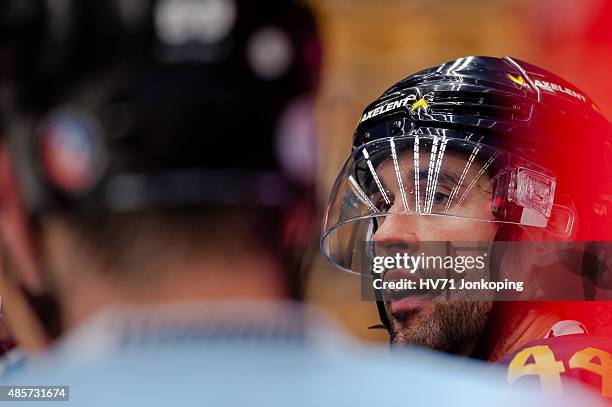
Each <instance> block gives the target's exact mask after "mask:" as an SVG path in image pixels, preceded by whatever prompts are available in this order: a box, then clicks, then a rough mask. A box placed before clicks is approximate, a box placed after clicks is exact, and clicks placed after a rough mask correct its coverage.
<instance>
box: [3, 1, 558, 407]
mask: <svg viewBox="0 0 612 407" xmlns="http://www.w3.org/2000/svg"><path fill="white" fill-rule="evenodd" d="M2 8H3V10H2V12H0V15H2V16H3V17H6V16H11V15H12V16H13V17H12V18H11V19H10V21H12V22H14V23H15V25H16V27H14V28H15V38H14V44H13V47H14V48H13V51H14V52H15V53H16V57H15V58H16V59H15V66H14V70H13V72H14V83H15V88H14V94H13V97H14V101H13V106H14V111H13V119H12V120H11V128H10V131H9V138H8V140H7V141H6V143H4V144H3V146H2V150H1V152H2V154H1V156H0V160H1V161H0V162H1V163H2V167H1V171H0V191H1V192H0V195H1V196H2V205H1V208H2V212H1V213H0V219H1V220H0V222H1V232H2V238H3V243H4V244H5V246H6V248H7V255H6V259H5V266H6V270H5V273H3V281H2V282H3V284H2V290H3V291H4V292H6V293H7V294H10V295H11V296H12V299H11V301H10V303H9V304H7V308H6V311H7V313H8V314H10V315H9V316H10V317H11V318H10V319H11V322H12V324H13V327H14V329H15V331H16V336H17V338H18V340H19V342H20V344H21V345H22V346H23V347H24V349H27V350H38V351H43V352H46V355H45V356H44V357H39V358H37V359H34V360H32V361H31V362H30V364H29V366H28V367H27V368H26V370H25V371H22V372H19V373H15V374H13V375H10V376H9V377H7V378H6V379H5V383H6V384H20V385H23V386H31V385H35V384H38V385H43V384H44V385H68V386H71V388H70V398H71V400H70V403H71V405H87V406H94V405H103V406H108V405H129V406H135V405H145V406H157V405H169V404H172V405H174V404H176V405H181V406H186V405H219V404H222V405H283V406H286V405H316V406H320V405H338V404H350V405H372V404H374V403H379V402H380V401H381V399H386V400H385V401H386V402H387V403H391V402H392V400H393V399H394V398H395V395H393V394H392V393H391V394H390V393H386V392H383V391H382V390H381V389H383V386H387V388H398V389H399V388H408V389H410V392H411V395H412V398H413V400H414V401H415V402H416V403H418V404H425V403H426V402H432V403H435V404H440V403H443V404H449V403H451V401H452V403H453V404H454V405H477V404H483V405H484V404H486V405H488V404H489V403H490V402H491V400H495V402H496V404H502V405H503V404H506V405H516V404H517V403H529V404H537V405H543V404H546V403H545V401H544V400H538V399H531V395H530V393H514V392H510V391H509V390H501V389H500V387H499V386H495V385H493V384H492V380H493V378H491V377H489V376H490V375H487V378H485V377H483V374H482V372H481V371H480V370H478V368H477V367H475V366H473V365H464V364H459V363H460V362H450V361H446V360H444V359H432V358H430V357H428V356H421V355H413V356H412V357H411V358H410V359H405V360H403V359H401V358H400V359H399V360H381V357H382V355H384V354H380V353H378V352H373V351H371V350H368V349H365V348H363V347H359V346H358V345H356V344H352V343H351V342H350V341H349V340H347V339H346V338H345V337H344V335H343V334H341V333H340V331H339V330H338V329H337V328H334V327H333V325H332V324H331V323H330V322H327V321H326V320H325V319H324V318H322V317H320V316H318V314H317V313H316V312H315V311H312V310H308V309H306V308H305V307H303V306H302V305H300V304H298V303H295V302H291V301H290V300H291V299H292V298H297V292H298V290H297V287H298V284H296V282H297V274H296V271H297V270H296V266H295V264H294V261H293V257H292V255H294V254H295V250H296V249H298V248H299V246H300V244H301V243H302V242H303V241H304V239H305V237H306V236H307V234H308V233H307V230H308V226H309V223H310V222H309V221H310V216H311V213H312V205H311V200H310V199H309V196H308V192H309V190H308V184H309V181H311V180H312V175H313V173H312V171H313V167H312V157H311V156H308V155H307V152H308V151H310V150H311V146H310V144H311V143H312V142H313V140H312V139H311V138H310V136H311V135H310V134H308V130H309V128H310V125H309V119H310V110H309V104H308V102H309V100H310V99H309V97H310V94H311V93H312V91H313V89H314V83H315V82H316V75H317V73H318V64H319V61H318V48H317V37H316V34H315V30H314V26H313V20H312V16H311V15H310V14H309V13H308V11H307V10H306V9H304V8H303V7H301V6H300V5H299V4H296V3H293V2H288V1H285V0H282V1H270V2H264V3H262V2H252V1H240V2H237V1H231V0H214V1H213V0H207V1H188V0H182V1H178V0H172V1H170V0H167V1H159V2H134V1H132V0H129V1H108V2H100V1H98V0H96V1H82V0H80V1H78V2H77V1H74V2H70V1H69V2H62V3H43V2H27V5H26V6H24V2H23V1H22V0H20V1H15V2H3V4H2ZM17 23H18V24H17ZM21 38H23V42H20V41H19V39H21ZM305 154H306V155H305ZM20 293H21V294H20ZM7 301H8V300H7ZM402 360H403V361H402ZM450 365H453V366H457V367H456V368H454V369H451V368H449V366H450ZM409 366H410V367H409ZM459 366H460V367H459ZM446 371H461V373H462V376H461V377H459V376H458V375H453V376H447V375H446V373H445V372H446ZM466 372H469V373H470V374H469V375H466V374H465V373H466ZM426 383H427V384H430V383H438V386H439V387H442V386H443V388H444V390H445V391H444V392H442V391H435V392H434V391H432V389H431V387H430V386H426V385H425V384H426Z"/></svg>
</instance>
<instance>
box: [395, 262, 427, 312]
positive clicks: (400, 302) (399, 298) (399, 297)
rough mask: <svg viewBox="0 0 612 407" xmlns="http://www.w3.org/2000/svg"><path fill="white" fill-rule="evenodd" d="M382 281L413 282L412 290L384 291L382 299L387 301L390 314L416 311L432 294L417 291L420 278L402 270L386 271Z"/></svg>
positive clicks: (425, 291)
mask: <svg viewBox="0 0 612 407" xmlns="http://www.w3.org/2000/svg"><path fill="white" fill-rule="evenodd" d="M383 279H384V281H389V282H390V281H401V280H409V281H414V282H415V288H414V289H406V290H400V289H396V290H386V291H385V294H384V297H385V298H387V299H388V301H389V303H390V306H391V312H394V313H395V312H409V311H413V310H416V309H418V308H420V307H421V305H422V304H423V303H424V302H425V301H426V300H428V299H429V298H430V297H431V295H432V293H431V292H430V291H428V290H421V289H419V281H420V276H419V275H418V274H416V273H410V272H408V271H406V270H403V269H392V270H388V271H387V272H386V273H385V275H384V277H383Z"/></svg>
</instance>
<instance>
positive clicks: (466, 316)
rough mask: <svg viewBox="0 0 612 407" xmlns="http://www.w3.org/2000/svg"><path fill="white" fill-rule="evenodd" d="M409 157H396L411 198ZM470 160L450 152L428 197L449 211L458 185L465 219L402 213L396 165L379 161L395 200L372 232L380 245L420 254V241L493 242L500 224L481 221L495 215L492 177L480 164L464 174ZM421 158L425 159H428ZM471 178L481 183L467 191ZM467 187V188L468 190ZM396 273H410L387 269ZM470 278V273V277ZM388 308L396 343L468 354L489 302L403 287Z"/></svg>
mask: <svg viewBox="0 0 612 407" xmlns="http://www.w3.org/2000/svg"><path fill="white" fill-rule="evenodd" d="M409 155H410V153H409V152H406V153H403V154H401V155H399V157H398V160H399V161H400V163H402V165H401V172H402V173H403V174H407V175H406V176H405V178H404V180H405V182H404V183H403V186H404V191H403V193H404V195H405V196H406V197H407V198H408V200H411V198H412V197H414V195H415V193H414V191H415V189H416V187H415V182H414V181H413V180H414V179H415V177H414V173H415V171H414V168H413V167H412V160H411V157H410V156H409ZM466 160H467V159H466V157H465V156H464V155H463V154H460V153H453V152H447V153H446V155H445V157H444V165H443V167H442V168H441V169H440V173H439V177H438V182H437V185H436V188H435V193H433V194H432V195H431V198H430V199H431V201H432V202H431V203H430V205H431V208H432V209H431V212H430V213H437V214H449V215H450V214H451V213H452V208H453V206H454V205H456V202H452V200H453V194H452V191H453V190H454V189H455V187H456V186H457V185H459V187H458V188H457V189H458V191H459V193H457V192H455V200H456V201H457V200H458V199H459V198H458V197H461V196H464V195H465V196H464V199H463V202H462V203H461V210H460V213H461V216H463V217H465V218H462V217H457V216H436V215H431V216H424V215H416V214H406V211H402V206H403V205H405V204H404V203H403V202H402V199H399V197H400V196H401V194H402V191H401V190H400V188H399V187H398V182H396V181H395V182H394V179H396V177H397V171H396V170H395V167H394V164H393V163H390V162H385V163H383V164H381V165H379V166H378V167H377V168H376V172H377V173H378V175H379V177H380V179H381V181H382V183H383V184H384V185H386V186H387V187H388V189H389V192H390V194H389V195H390V196H391V198H392V204H391V207H390V208H388V213H390V214H388V215H387V216H386V217H384V218H380V219H379V220H378V228H377V231H376V233H375V235H374V241H375V243H376V246H377V248H378V249H381V248H382V249H384V250H385V251H386V252H387V253H389V252H393V253H409V254H410V253H415V254H417V253H421V252H422V251H423V248H419V244H420V243H421V245H423V244H422V243H423V242H433V241H452V242H460V241H493V240H494V238H495V234H496V232H497V226H496V224H495V223H492V222H486V221H483V220H486V219H491V220H492V219H493V215H492V213H491V200H492V186H491V182H490V181H491V180H490V179H489V177H488V176H487V174H486V173H485V174H482V173H480V175H479V170H480V169H481V168H482V165H480V164H477V163H474V165H472V166H471V167H470V168H469V170H468V171H467V172H466V173H465V174H463V172H464V171H465V168H466ZM423 161H424V162H427V157H425V160H423ZM462 174H463V177H462ZM418 178H420V180H422V181H421V182H422V183H421V185H420V186H419V187H420V188H419V189H420V191H421V195H425V194H424V193H423V191H426V189H427V185H426V183H427V176H426V175H425V176H422V177H418ZM473 179H478V182H477V183H476V184H475V185H476V186H475V187H473V188H472V189H471V190H469V191H468V188H467V184H468V183H469V182H470V180H473ZM460 180H463V181H460ZM464 191H468V192H467V193H465V194H464V193H463V192H464ZM449 200H450V201H451V202H450V203H449ZM422 201H424V200H423V199H422ZM413 202H418V200H417V201H414V200H413ZM423 205H424V202H421V206H423ZM394 212H395V213H394ZM400 212H403V213H400ZM466 218H470V219H478V221H475V220H468V219H466ZM398 272H399V273H400V274H401V273H402V272H406V271H405V270H403V271H398V270H393V273H388V272H387V274H388V275H391V274H395V278H397V274H398ZM418 273H419V271H418V270H417V274H418ZM413 276H414V275H413ZM420 277H423V276H420ZM478 277H481V276H478ZM485 277H486V276H485ZM466 278H470V276H468V275H466ZM396 294H397V293H396ZM389 297H390V298H389ZM385 308H386V310H387V314H388V316H389V320H390V323H391V340H392V342H393V343H406V344H416V345H423V346H427V347H431V348H435V349H438V350H442V351H447V352H453V353H464V352H469V349H468V348H469V346H470V344H471V343H473V342H474V341H475V340H476V338H477V337H478V336H479V335H480V333H481V331H482V329H483V328H484V323H485V321H486V318H487V315H488V312H489V311H490V308H491V303H490V302H485V301H450V300H444V299H440V298H434V297H432V296H430V295H429V294H428V293H425V294H423V293H420V292H417V293H411V292H407V291H402V292H401V295H399V296H398V295H389V296H385Z"/></svg>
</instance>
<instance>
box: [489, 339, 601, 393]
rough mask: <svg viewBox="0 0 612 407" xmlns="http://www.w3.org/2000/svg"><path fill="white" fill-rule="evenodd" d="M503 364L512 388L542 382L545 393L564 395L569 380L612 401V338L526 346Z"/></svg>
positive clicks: (541, 342)
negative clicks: (586, 386)
mask: <svg viewBox="0 0 612 407" xmlns="http://www.w3.org/2000/svg"><path fill="white" fill-rule="evenodd" d="M501 363H503V364H505V365H507V375H506V378H507V381H508V383H509V384H514V383H518V382H528V381H539V383H540V386H541V387H542V389H543V390H545V391H547V392H549V393H553V394H557V395H561V394H563V391H564V385H565V383H566V382H567V381H568V380H578V381H580V382H582V383H584V384H586V385H588V386H590V387H592V388H593V389H594V390H595V391H596V392H598V393H599V394H601V396H602V397H604V398H606V399H609V400H610V401H612V338H608V337H601V336H595V335H589V334H573V335H565V336H558V337H548V338H545V339H540V340H537V341H533V342H530V343H528V344H526V345H523V346H522V347H521V348H519V349H518V350H516V351H515V352H514V353H512V354H511V355H510V356H508V357H507V358H505V359H504V360H502V361H501Z"/></svg>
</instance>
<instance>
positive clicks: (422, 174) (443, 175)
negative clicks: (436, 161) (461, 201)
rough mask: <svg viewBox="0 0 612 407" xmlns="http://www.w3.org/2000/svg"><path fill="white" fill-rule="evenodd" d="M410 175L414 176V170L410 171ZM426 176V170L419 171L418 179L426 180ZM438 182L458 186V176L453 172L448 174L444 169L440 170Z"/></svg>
mask: <svg viewBox="0 0 612 407" xmlns="http://www.w3.org/2000/svg"><path fill="white" fill-rule="evenodd" d="M411 174H412V175H414V170H413V171H411ZM427 176H428V171H427V170H420V171H419V178H420V179H423V178H425V179H427ZM438 180H441V181H446V182H447V183H449V184H454V185H458V184H459V176H458V175H457V174H455V173H453V172H450V171H449V170H447V169H444V168H440V173H439V174H438Z"/></svg>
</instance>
